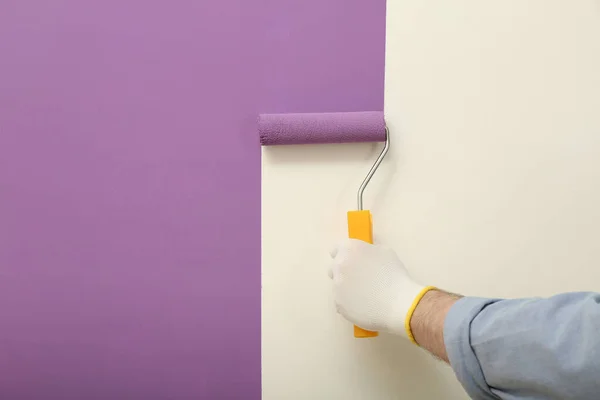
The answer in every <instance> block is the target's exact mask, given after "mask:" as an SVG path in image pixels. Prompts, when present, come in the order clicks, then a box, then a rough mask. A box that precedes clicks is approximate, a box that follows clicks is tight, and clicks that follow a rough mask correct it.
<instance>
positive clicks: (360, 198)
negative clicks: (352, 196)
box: [356, 126, 390, 210]
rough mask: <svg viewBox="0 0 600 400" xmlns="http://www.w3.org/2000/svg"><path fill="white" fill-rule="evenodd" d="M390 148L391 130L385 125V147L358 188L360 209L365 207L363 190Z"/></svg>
mask: <svg viewBox="0 0 600 400" xmlns="http://www.w3.org/2000/svg"><path fill="white" fill-rule="evenodd" d="M389 149H390V131H389V129H388V127H387V126H386V127H385V146H384V147H383V150H381V153H379V157H377V160H375V164H373V166H372V167H371V169H370V170H369V173H368V174H367V176H366V177H365V179H364V180H363V182H362V183H361V184H360V187H359V188H358V195H357V196H356V198H357V201H358V210H362V209H363V192H364V191H365V188H366V187H367V185H368V184H369V182H370V181H371V178H372V177H373V174H375V171H377V168H379V165H380V164H381V162H382V161H383V158H384V157H385V155H386V154H387V152H388V150H389Z"/></svg>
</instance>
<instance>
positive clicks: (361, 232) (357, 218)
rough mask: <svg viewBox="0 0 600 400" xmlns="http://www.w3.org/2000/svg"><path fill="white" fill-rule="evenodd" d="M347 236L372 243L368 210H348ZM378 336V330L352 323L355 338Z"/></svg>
mask: <svg viewBox="0 0 600 400" xmlns="http://www.w3.org/2000/svg"><path fill="white" fill-rule="evenodd" d="M348 237H349V238H350V239H359V240H362V241H365V242H367V243H373V219H372V218H371V212H370V211H368V210H360V211H348ZM376 336H379V332H373V331H367V330H365V329H362V328H360V327H358V326H356V325H354V337H355V338H370V337H376Z"/></svg>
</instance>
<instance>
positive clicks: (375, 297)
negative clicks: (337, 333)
mask: <svg viewBox="0 0 600 400" xmlns="http://www.w3.org/2000/svg"><path fill="white" fill-rule="evenodd" d="M331 257H332V258H333V263H332V265H331V267H330V269H329V277H330V278H332V279H333V291H334V298H335V304H336V308H337V311H338V312H339V313H340V314H341V315H342V316H344V317H345V318H346V319H347V320H349V321H350V322H352V323H353V324H355V325H357V326H359V327H361V328H363V329H367V330H370V331H384V332H389V333H394V334H398V335H402V336H405V337H409V338H410V339H411V340H413V341H414V338H413V337H412V333H410V317H411V316H412V311H414V308H415V307H416V306H417V304H418V302H419V300H420V299H421V297H423V295H424V294H425V293H426V292H427V291H428V290H430V289H432V288H431V287H425V286H423V285H420V284H418V283H417V282H415V281H413V280H412V278H411V277H410V275H409V274H408V271H407V270H406V268H405V267H404V265H403V264H402V261H400V259H399V258H398V256H397V255H396V253H395V252H394V251H393V250H391V249H388V248H386V247H383V246H380V245H373V244H369V243H366V242H363V241H361V240H356V239H346V240H345V241H343V242H342V243H341V244H340V245H338V246H337V247H336V248H335V249H333V250H332V251H331ZM406 324H408V325H406Z"/></svg>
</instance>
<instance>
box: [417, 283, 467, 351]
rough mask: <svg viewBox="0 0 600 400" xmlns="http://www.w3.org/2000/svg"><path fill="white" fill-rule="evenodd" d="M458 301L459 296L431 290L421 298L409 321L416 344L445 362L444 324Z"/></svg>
mask: <svg viewBox="0 0 600 400" xmlns="http://www.w3.org/2000/svg"><path fill="white" fill-rule="evenodd" d="M458 299H460V296H457V295H454V294H449V293H446V292H442V291H439V290H431V291H429V292H427V293H426V294H425V296H423V298H422V299H421V301H420V302H419V304H418V305H417V308H416V309H415V311H414V313H413V315H412V318H411V319H410V327H411V330H412V334H413V336H414V338H415V341H416V342H417V344H418V345H419V346H421V347H422V348H424V349H425V350H427V351H428V352H430V353H431V354H433V355H434V356H436V357H437V358H439V359H440V360H443V361H445V362H449V361H448V353H447V352H446V345H445V344H444V322H445V321H446V315H447V314H448V312H449V311H450V308H451V307H452V306H453V305H454V303H456V301H457V300H458Z"/></svg>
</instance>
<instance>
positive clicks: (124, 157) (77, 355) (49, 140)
mask: <svg viewBox="0 0 600 400" xmlns="http://www.w3.org/2000/svg"><path fill="white" fill-rule="evenodd" d="M270 10H271V8H270V6H269V4H268V2H266V1H263V2H261V1H259V2H248V1H245V0H240V1H227V2H225V1H220V0H215V1H187V0H178V1H169V2H166V1H165V2H157V1H153V2H149V1H138V0H126V1H123V0H120V1H102V2H81V1H73V0H56V1H34V0H28V1H22V0H19V1H16V0H15V1H11V0H9V1H3V2H2V4H1V5H0V54H1V57H0V221H1V222H0V325H1V327H0V398H3V399H14V400H20V399H41V398H53V399H144V400H150V399H166V398H170V399H191V398H194V399H257V398H259V397H260V286H259V285H260V283H259V279H260V264H259V263H260V261H259V260H260V250H259V246H260V242H259V234H260V220H259V211H258V210H259V204H260V203H259V202H260V193H259V185H260V181H259V179H260V175H259V174H260V170H259V168H260V164H259V154H260V153H259V146H258V139H257V137H256V132H255V118H256V113H257V97H258V94H257V93H258V89H257V88H258V85H259V80H260V79H261V76H262V75H261V74H262V71H263V70H262V62H263V60H262V59H261V57H262V53H261V52H262V51H263V46H262V44H261V42H260V40H262V39H261V38H262V36H261V35H262V33H261V31H260V30H259V27H260V26H261V21H262V19H263V18H274V17H275V14H271V13H270Z"/></svg>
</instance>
